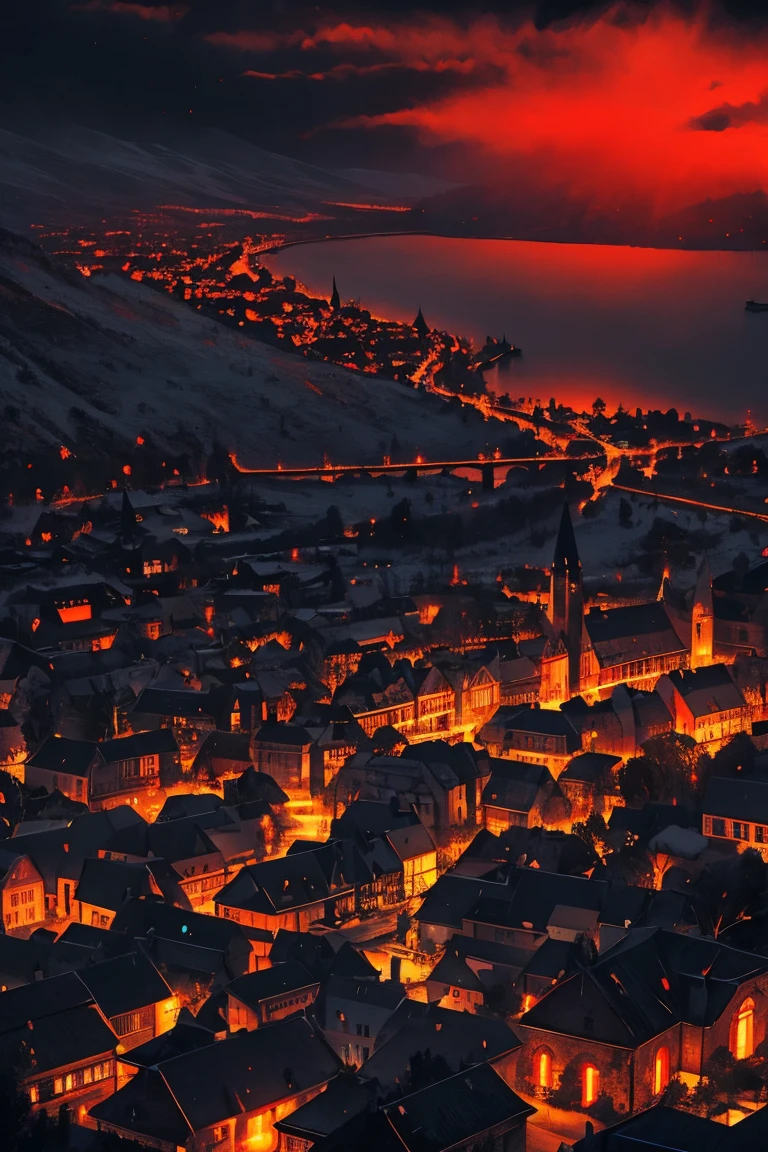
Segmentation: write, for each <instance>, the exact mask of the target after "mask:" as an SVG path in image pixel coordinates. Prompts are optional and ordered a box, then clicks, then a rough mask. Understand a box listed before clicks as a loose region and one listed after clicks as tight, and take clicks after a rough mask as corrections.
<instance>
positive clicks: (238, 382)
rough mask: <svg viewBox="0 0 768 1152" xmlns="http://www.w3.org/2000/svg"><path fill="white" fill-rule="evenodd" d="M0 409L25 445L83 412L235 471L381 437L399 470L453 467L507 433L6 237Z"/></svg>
mask: <svg viewBox="0 0 768 1152" xmlns="http://www.w3.org/2000/svg"><path fill="white" fill-rule="evenodd" d="M8 406H10V407H11V409H13V410H15V412H16V415H15V416H14V424H16V423H17V422H19V424H20V426H21V429H22V439H23V440H29V442H31V443H37V442H39V441H40V440H43V441H46V440H47V441H48V442H49V443H52V444H61V443H63V442H66V441H67V439H68V438H69V437H71V436H72V435H73V434H74V433H75V431H76V428H77V425H78V421H79V422H80V424H81V425H82V414H83V413H85V414H86V417H87V419H88V421H89V424H92V423H93V422H96V423H97V424H98V425H101V426H105V427H108V428H111V429H113V430H114V431H116V432H118V433H119V434H121V435H122V436H125V437H128V438H133V437H136V436H138V435H141V434H142V433H143V432H146V431H150V432H151V434H152V436H153V437H154V438H155V439H156V440H158V441H159V442H162V441H163V438H164V437H168V438H170V437H175V436H176V434H177V433H178V432H181V439H182V440H183V438H184V435H185V434H186V433H189V434H191V435H192V436H194V437H196V438H198V439H200V440H202V441H204V442H205V443H208V444H210V443H211V441H212V440H213V439H214V438H219V439H220V440H221V441H222V442H224V443H225V444H226V445H227V447H229V448H232V449H235V450H236V451H237V453H238V455H239V457H240V459H241V460H242V461H243V463H245V464H248V465H269V466H275V465H276V464H277V463H278V461H281V462H283V463H285V464H297V465H304V464H309V463H312V464H321V463H322V462H323V455H324V453H325V454H327V455H328V457H329V458H330V459H331V460H333V461H336V462H344V461H347V462H354V463H358V462H366V463H367V462H369V461H370V462H372V463H375V462H379V461H381V458H382V455H383V453H385V452H388V451H389V450H390V445H391V442H392V437H393V436H394V435H396V436H397V438H398V441H399V443H400V445H401V448H402V452H403V454H404V457H405V458H410V453H411V452H412V453H413V455H414V456H415V454H416V453H417V452H421V453H422V454H423V455H424V456H425V457H427V458H430V457H431V458H432V459H435V458H440V457H441V456H442V457H443V458H445V457H446V456H453V457H454V458H455V457H456V456H465V457H466V456H473V455H475V454H476V453H477V452H478V451H480V450H485V449H487V448H490V449H493V448H495V447H497V446H498V445H499V443H500V442H501V440H502V439H503V437H504V436H505V435H508V434H509V426H508V425H507V426H500V425H498V424H496V423H495V422H491V423H486V422H484V421H483V419H482V417H480V416H479V415H478V414H477V413H476V412H475V411H473V410H470V411H468V412H466V413H464V414H462V413H460V412H456V411H455V410H453V409H452V408H449V406H448V405H446V404H445V403H443V402H441V401H440V400H438V399H437V398H436V397H432V396H427V395H424V394H423V393H420V392H416V391H414V390H413V389H412V388H410V387H407V386H405V385H403V384H396V383H393V382H389V381H386V380H383V379H377V378H374V377H371V376H362V375H357V374H355V373H352V372H348V371H345V370H344V369H341V368H337V367H335V366H333V365H326V364H318V363H315V362H309V361H307V360H305V359H303V358H302V357H300V356H290V355H288V354H285V353H283V352H281V351H279V350H277V349H273V348H271V347H269V346H267V345H264V344H260V343H257V342H256V341H254V340H251V339H249V338H246V337H244V336H241V335H240V334H239V333H238V332H236V331H233V330H231V329H228V328H225V327H223V326H221V325H219V324H217V323H215V322H214V321H212V320H210V319H206V318H203V317H202V316H201V315H199V314H198V313H197V312H196V311H195V310H194V309H192V308H191V307H189V306H187V305H184V304H181V303H177V302H176V301H174V300H173V299H171V298H170V297H168V296H167V295H165V294H164V293H161V292H159V291H155V290H153V289H151V288H149V287H147V286H146V285H145V284H138V283H135V282H134V281H132V280H129V279H127V278H123V277H120V276H117V275H105V276H93V277H91V278H90V279H85V278H84V277H82V276H81V275H80V274H79V273H78V272H76V271H74V270H70V269H69V268H65V267H62V266H60V265H58V264H55V263H53V262H52V261H51V260H49V259H48V258H46V257H45V256H44V255H43V254H42V252H41V251H40V250H39V249H38V248H36V247H35V246H34V245H33V244H32V243H30V242H29V241H27V240H24V239H22V238H20V237H17V236H15V235H12V234H9V233H5V234H0V415H1V414H2V413H3V412H5V411H7V409H8ZM464 420H466V423H465V422H464ZM14 439H16V432H14Z"/></svg>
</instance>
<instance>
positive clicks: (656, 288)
mask: <svg viewBox="0 0 768 1152" xmlns="http://www.w3.org/2000/svg"><path fill="white" fill-rule="evenodd" d="M268 262H269V264H270V266H271V267H272V269H273V270H274V271H276V272H278V273H280V274H282V275H288V274H291V275H295V276H296V277H297V278H298V279H299V280H300V281H302V282H303V283H304V284H306V285H307V286H308V287H309V288H310V289H312V291H313V292H315V293H317V294H323V295H330V287H331V277H332V276H333V275H335V276H336V279H337V281H338V284H339V290H340V292H341V296H342V299H349V298H350V297H354V298H355V299H357V300H359V301H360V302H361V304H363V306H364V307H367V308H370V309H371V311H372V312H374V313H375V314H378V315H382V316H389V317H393V318H397V319H402V320H411V319H413V317H414V316H415V314H416V310H417V308H418V307H419V305H421V307H422V309H423V311H424V316H425V318H426V320H427V322H428V323H429V324H431V325H434V326H437V327H440V328H445V329H448V330H449V331H452V332H458V333H461V334H463V335H466V336H471V337H472V338H473V339H474V340H475V341H482V340H484V339H485V336H486V335H487V334H488V333H490V334H492V335H494V336H501V334H502V333H504V332H506V335H507V338H508V339H509V340H511V341H512V342H513V343H515V344H519V345H520V346H521V347H522V349H523V357H522V359H521V360H518V361H514V362H510V363H508V364H507V365H506V366H505V368H504V369H502V370H501V371H500V372H499V373H498V374H496V375H495V376H489V377H488V381H489V384H490V385H491V386H492V387H494V388H495V389H496V390H498V391H500V392H509V393H510V395H511V396H513V397H515V396H522V395H526V396H532V397H534V398H536V397H539V398H541V399H542V400H543V401H544V402H545V403H546V401H547V400H548V399H549V397H550V396H555V397H557V398H558V399H562V400H564V401H568V402H570V403H572V404H574V405H577V406H580V407H581V406H584V405H588V404H591V402H592V400H593V399H594V398H595V396H597V395H600V396H602V397H603V399H604V400H606V401H607V402H608V404H609V406H615V405H616V404H618V402H619V401H621V402H622V403H623V404H624V406H625V407H627V408H630V407H631V408H634V407H636V406H638V405H640V406H642V407H644V408H647V407H649V406H652V407H661V408H664V409H666V408H669V407H670V406H672V405H674V406H675V407H677V408H678V409H679V410H680V411H681V413H682V412H684V411H686V410H690V411H692V412H693V413H694V414H698V415H702V416H704V415H707V416H717V417H720V418H724V419H728V420H730V421H733V422H736V421H739V420H743V418H744V416H745V414H746V411H747V409H751V411H752V414H753V416H755V417H756V418H757V419H759V420H760V422H761V423H764V424H766V423H768V389H767V388H766V385H767V384H768V312H766V313H763V314H749V313H747V312H745V311H744V302H745V300H747V299H756V300H768V253H763V252H757V253H751V252H672V251H657V250H655V249H647V248H615V247H601V246H598V245H587V244H574V245H568V244H535V243H529V242H521V241H514V240H452V239H442V238H440V237H428V236H400V237H375V238H372V239H367V240H345V241H331V242H328V243H321V244H307V245H300V246H298V247H296V248H289V249H287V250H286V251H285V252H283V253H280V254H279V255H277V256H271V257H269V258H268Z"/></svg>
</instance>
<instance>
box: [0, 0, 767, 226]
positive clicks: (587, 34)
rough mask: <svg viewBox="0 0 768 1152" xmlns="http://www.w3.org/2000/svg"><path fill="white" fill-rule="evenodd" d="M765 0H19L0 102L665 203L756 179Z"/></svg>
mask: <svg viewBox="0 0 768 1152" xmlns="http://www.w3.org/2000/svg"><path fill="white" fill-rule="evenodd" d="M761 9H762V10H763V11H764V10H765V5H753V6H749V5H748V4H746V3H743V4H741V5H740V6H738V7H734V6H733V5H731V7H730V8H729V9H728V10H725V9H723V8H713V7H711V6H710V7H708V8H707V9H706V10H705V9H701V10H698V11H695V12H694V11H691V10H690V9H688V10H685V11H684V10H683V9H681V8H679V7H675V8H673V7H668V6H662V5H652V4H647V3H646V4H643V5H633V6H627V5H621V6H616V7H601V8H595V7H591V6H589V5H584V4H569V3H568V2H567V0H557V2H556V3H549V4H544V5H539V6H537V7H530V8H525V7H522V6H520V7H517V8H515V6H514V5H510V4H509V3H505V4H503V5H501V6H499V9H498V11H494V6H493V5H489V6H486V8H485V9H484V10H483V9H482V8H480V7H479V6H477V5H472V6H471V8H469V9H466V8H465V7H464V6H461V5H456V4H450V3H437V2H434V3H431V4H426V5H424V6H423V7H421V8H420V9H416V10H412V9H411V8H410V6H409V5H406V4H405V3H402V4H397V3H390V4H386V5H385V4H378V5H377V4H358V5H350V4H345V3H342V4H339V5H336V6H335V7H334V6H330V7H329V6H327V5H322V6H316V7H310V6H305V5H302V4H300V3H293V2H292V0H284V2H282V3H280V2H274V3H271V4H270V3H266V2H264V3H255V2H249V0H234V2H227V0H187V2H186V3H184V4H172V3H153V2H152V0H141V2H140V3H139V2H136V3H134V2H133V0H82V2H81V3H79V4H74V5H72V4H66V3H63V2H62V0H38V2H37V3H35V2H34V0H30V2H28V3H27V2H22V0H15V7H14V9H13V11H12V12H11V13H10V15H9V20H6V17H5V16H4V23H5V24H6V25H8V24H9V23H10V28H8V27H7V28H6V31H9V32H10V34H9V35H6V36H4V37H3V40H2V44H1V45H0V77H1V78H0V97H2V100H1V101H0V103H2V106H3V108H4V115H3V120H4V123H5V125H6V126H7V127H14V126H16V125H19V126H23V125H24V124H25V122H26V121H27V120H34V119H41V118H42V119H48V118H51V117H56V116H66V117H69V118H70V119H72V120H75V121H80V122H86V123H90V124H93V125H94V126H98V127H100V128H103V129H106V130H108V131H113V132H115V133H117V134H123V135H137V136H141V137H143V138H147V137H151V136H153V135H154V136H156V135H157V134H158V133H160V132H162V131H168V132H171V133H172V132H176V131H178V130H179V129H180V128H182V127H183V128H186V127H188V126H191V127H199V126H216V127H220V128H225V129H227V130H229V131H232V132H234V133H235V134H239V135H244V136H247V137H248V138H249V139H252V140H254V141H256V142H257V143H261V144H264V145H265V146H267V147H270V148H273V149H275V150H279V151H283V152H287V153H289V154H293V155H300V156H302V157H303V158H306V159H310V160H314V161H315V162H320V163H323V162H327V163H329V164H334V165H339V164H350V165H357V164H359V165H365V166H377V165H378V166H380V167H411V168H417V169H418V168H421V169H422V170H428V169H430V168H431V169H432V170H439V171H442V172H443V173H444V174H447V175H453V176H455V177H458V178H463V179H466V175H467V171H468V169H469V170H470V171H472V172H477V173H480V174H481V175H485V174H487V173H489V172H493V171H494V170H497V169H498V170H499V171H502V172H503V173H504V176H505V178H507V179H514V178H516V174H519V175H520V178H523V176H524V175H525V178H529V177H530V174H531V173H534V174H538V175H539V176H540V177H541V178H542V179H544V180H546V181H547V182H549V183H550V184H558V183H561V184H563V185H564V186H567V187H568V188H570V189H571V190H576V191H584V192H586V193H587V194H588V195H589V196H597V197H599V196H600V195H601V194H604V193H609V194H611V195H613V194H615V193H617V192H619V193H622V194H626V195H634V194H639V195H641V196H642V197H643V198H647V197H651V198H652V199H653V201H654V202H656V203H657V204H659V205H660V206H664V207H667V206H669V205H670V204H679V203H686V202H689V201H691V200H701V199H703V198H704V197H706V196H721V195H726V194H728V193H730V192H733V191H752V190H755V189H763V190H768V189H766V186H767V185H768V147H767V145H768V51H767V49H768V21H764V20H763V19H762V18H761Z"/></svg>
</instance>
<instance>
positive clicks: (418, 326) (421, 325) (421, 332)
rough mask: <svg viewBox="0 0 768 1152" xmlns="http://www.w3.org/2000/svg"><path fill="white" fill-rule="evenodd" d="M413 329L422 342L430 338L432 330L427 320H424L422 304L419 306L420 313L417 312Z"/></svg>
mask: <svg viewBox="0 0 768 1152" xmlns="http://www.w3.org/2000/svg"><path fill="white" fill-rule="evenodd" d="M411 327H412V328H413V330H414V332H415V333H416V335H417V336H418V337H419V339H420V340H424V339H425V337H427V336H429V332H430V328H429V324H427V322H426V320H425V319H424V313H423V312H422V310H421V304H419V311H418V312H417V314H416V319H415V320H414V322H413V324H412V325H411Z"/></svg>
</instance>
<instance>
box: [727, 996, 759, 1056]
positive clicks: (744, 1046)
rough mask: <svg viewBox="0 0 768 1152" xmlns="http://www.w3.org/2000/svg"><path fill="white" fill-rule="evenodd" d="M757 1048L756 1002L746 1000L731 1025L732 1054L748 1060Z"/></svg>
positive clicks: (750, 999)
mask: <svg viewBox="0 0 768 1152" xmlns="http://www.w3.org/2000/svg"><path fill="white" fill-rule="evenodd" d="M754 1050H755V1002H754V1000H753V999H752V998H751V997H750V998H749V999H747V1000H745V1001H744V1003H743V1004H742V1006H741V1008H739V1011H738V1012H737V1013H736V1015H735V1016H734V1018H733V1023H732V1025H731V1055H732V1056H734V1057H735V1058H736V1059H737V1060H746V1059H747V1057H748V1056H751V1055H752V1053H753V1052H754Z"/></svg>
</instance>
